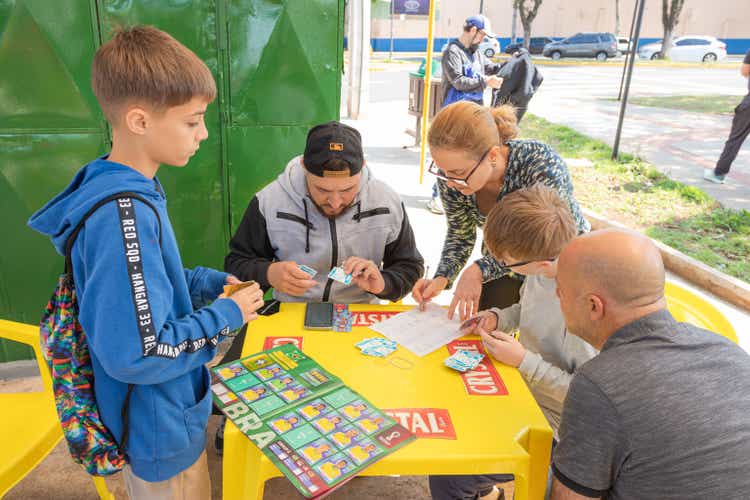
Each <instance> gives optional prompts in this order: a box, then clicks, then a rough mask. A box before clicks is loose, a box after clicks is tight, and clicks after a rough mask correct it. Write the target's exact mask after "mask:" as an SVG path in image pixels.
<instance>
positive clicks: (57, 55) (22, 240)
mask: <svg viewBox="0 0 750 500" xmlns="http://www.w3.org/2000/svg"><path fill="white" fill-rule="evenodd" d="M343 18H344V13H343V0H304V1H302V0H287V1H280V0H276V1H272V0H218V1H216V0H169V1H159V2H154V1H153V0H128V1H122V0H89V1H82V0H58V1H56V2H49V0H0V68H3V71H2V76H0V209H2V210H3V214H4V217H3V219H2V220H3V222H2V228H3V234H4V235H5V236H6V238H5V242H4V244H3V246H2V250H0V318H4V319H12V320H16V321H22V322H26V323H36V322H37V321H38V319H39V316H40V313H41V310H42V309H43V307H44V304H45V303H46V301H47V300H48V299H49V295H50V294H51V292H52V289H53V286H54V283H55V280H56V277H57V274H58V273H59V271H60V270H61V268H62V259H61V258H60V257H59V256H58V255H57V254H56V253H55V252H54V250H53V249H52V246H51V245H50V243H49V241H48V240H47V239H46V238H44V237H42V236H40V235H38V234H37V233H35V232H33V231H31V230H30V229H28V228H27V227H26V220H27V219H28V218H29V216H30V215H31V214H32V213H33V212H34V211H36V210H37V209H38V208H39V207H41V206H42V204H43V203H44V202H46V201H47V200H49V199H50V198H51V197H52V196H53V195H54V194H56V193H57V192H59V191H60V190H61V189H62V188H64V187H65V186H66V185H67V183H68V182H69V181H70V179H71V177H72V176H73V175H74V173H75V172H76V171H77V170H78V169H79V168H80V167H81V166H82V165H84V164H85V163H87V162H88V161H90V160H92V159H93V158H95V157H96V156H98V155H102V154H105V153H106V152H107V150H108V148H109V139H108V138H109V134H108V129H107V125H106V123H105V121H104V119H103V117H102V115H101V112H100V111H99V109H98V106H97V104H96V99H95V98H94V96H93V93H92V92H91V87H90V68H91V60H92V58H93V55H94V52H95V51H96V49H97V47H98V46H99V45H100V43H101V40H107V39H108V38H109V34H110V33H111V31H112V28H113V27H114V26H116V25H130V24H136V23H139V24H151V25H154V26H156V27H158V28H160V29H163V30H165V31H167V32H169V33H170V34H172V35H173V36H174V37H175V38H177V39H178V40H180V41H181V42H182V43H184V44H185V45H186V46H188V47H189V48H190V49H192V50H193V51H195V52H196V53H197V54H198V56H199V57H201V58H202V59H203V60H204V61H205V62H206V64H207V65H208V67H209V68H210V69H211V71H212V72H213V74H214V77H215V78H216V82H217V86H218V88H219V96H218V98H217V100H216V101H215V102H214V103H213V104H212V105H211V106H209V109H208V112H207V114H206V125H207V127H208V131H209V138H208V139H207V140H206V141H205V142H204V143H203V144H201V148H200V150H199V152H198V153H197V154H196V155H195V156H194V157H193V158H192V159H191V161H190V163H189V164H188V166H187V167H185V168H174V167H164V168H162V169H161V170H160V171H159V178H160V180H161V181H162V183H163V184H164V187H165V190H166V193H167V198H168V200H169V201H168V203H169V213H170V219H171V222H172V224H173V226H174V229H175V233H176V234H177V238H178V242H179V244H180V251H181V254H182V257H183V261H184V264H185V265H186V266H189V267H190V266H194V265H198V264H200V265H207V266H213V267H217V268H221V267H222V265H223V258H224V255H225V254H226V251H227V242H228V240H229V238H230V237H231V232H232V230H233V229H234V226H235V225H236V222H237V221H239V220H240V218H241V216H242V213H243V211H244V209H245V207H246V206H247V203H248V201H249V199H250V198H251V197H252V195H253V194H254V193H255V192H256V191H257V190H259V189H260V188H261V187H262V186H264V185H265V184H266V183H267V182H268V181H270V180H272V179H273V178H275V177H276V176H277V175H278V173H279V172H280V171H281V170H282V169H283V167H284V165H285V164H286V163H287V161H288V160H289V159H290V158H291V157H292V156H294V155H296V154H300V153H301V152H302V150H303V147H304V138H305V134H306V132H307V130H308V128H309V127H310V126H312V125H314V124H317V123H320V122H323V121H327V120H331V119H336V118H337V117H338V114H339V113H338V112H339V101H340V86H341V64H342V59H341V56H342V52H341V51H342V44H343ZM28 352H29V351H26V350H25V349H20V350H19V349H17V348H15V347H10V346H9V344H5V343H2V342H0V361H5V360H9V359H15V358H17V357H19V356H26V355H28Z"/></svg>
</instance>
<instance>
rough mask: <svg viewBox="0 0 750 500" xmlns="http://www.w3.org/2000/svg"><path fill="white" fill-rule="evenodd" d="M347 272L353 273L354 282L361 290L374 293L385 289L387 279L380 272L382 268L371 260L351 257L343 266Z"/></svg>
mask: <svg viewBox="0 0 750 500" xmlns="http://www.w3.org/2000/svg"><path fill="white" fill-rule="evenodd" d="M341 267H343V268H344V272H345V273H346V274H351V275H352V283H354V284H355V285H357V286H358V287H359V288H360V290H364V291H365V292H368V293H372V294H375V295H377V294H379V293H382V292H383V290H384V289H385V280H384V279H383V275H382V274H380V269H378V266H376V265H375V263H374V262H373V261H371V260H367V259H363V258H361V257H349V258H348V259H346V261H345V262H344V265H343V266H341Z"/></svg>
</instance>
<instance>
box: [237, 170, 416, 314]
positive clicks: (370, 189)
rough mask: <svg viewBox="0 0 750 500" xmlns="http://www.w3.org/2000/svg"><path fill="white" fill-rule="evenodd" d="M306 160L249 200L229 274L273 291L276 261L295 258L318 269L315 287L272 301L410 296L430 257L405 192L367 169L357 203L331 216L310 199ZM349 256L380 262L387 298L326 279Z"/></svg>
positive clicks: (344, 300)
mask: <svg viewBox="0 0 750 500" xmlns="http://www.w3.org/2000/svg"><path fill="white" fill-rule="evenodd" d="M301 158H302V157H301V156H298V157H296V158H293V159H292V160H291V161H290V162H289V164H288V165H287V166H286V168H285V169H284V171H283V172H282V173H281V175H279V177H278V179H276V180H275V181H273V182H272V183H271V184H269V185H268V186H266V187H265V188H263V189H262V190H261V191H260V192H259V193H258V194H257V195H256V196H254V197H253V199H252V200H251V201H250V205H249V206H248V207H247V210H246V211H245V215H244V217H243V218H242V222H241V223H240V225H239V227H238V228H237V232H236V233H235V235H234V237H232V240H231V241H230V243H229V255H227V257H226V259H225V260H224V267H225V270H226V271H227V272H229V273H232V274H234V275H235V276H237V277H238V278H239V279H241V280H243V281H246V280H255V281H257V282H258V283H260V285H261V287H262V288H263V289H264V290H266V289H268V288H269V287H270V284H269V283H268V276H267V275H268V267H269V266H270V265H271V264H272V263H273V262H277V261H294V262H296V263H297V264H305V265H307V266H310V267H312V268H313V269H315V270H316V271H318V274H317V276H315V278H313V279H314V280H315V281H316V282H317V284H316V285H315V286H313V287H312V288H310V289H309V290H308V291H307V292H306V293H305V295H304V296H302V297H293V296H290V295H287V294H284V293H281V292H279V291H278V290H274V298H275V299H277V300H280V301H282V302H337V303H345V304H351V303H367V302H376V301H377V299H386V300H391V301H397V300H399V299H401V298H402V297H403V296H405V295H406V294H407V293H409V292H410V291H411V289H412V287H413V286H414V283H416V281H417V280H418V279H419V278H420V277H421V275H422V273H423V265H424V260H423V259H422V256H421V255H420V253H419V251H418V250H417V246H416V242H415V240H414V232H413V231H412V228H411V225H410V224H409V219H408V218H407V216H406V210H405V208H404V205H403V203H402V202H401V199H400V198H399V195H398V194H397V193H396V192H394V191H393V190H392V189H391V188H390V187H388V186H387V185H386V184H385V183H383V182H381V181H379V180H378V179H375V178H374V177H373V175H372V173H371V172H370V170H369V169H368V168H367V167H365V168H363V169H362V180H361V183H360V191H359V194H358V195H357V197H356V198H355V199H354V202H353V203H352V205H351V206H350V207H349V208H347V209H346V210H345V211H344V212H343V213H341V214H340V215H338V216H337V217H335V218H332V219H331V218H328V217H327V216H326V215H324V214H323V213H322V212H320V210H318V208H317V207H316V206H315V204H314V203H313V201H312V199H310V197H309V195H308V192H307V183H306V181H305V171H304V167H303V166H302V164H301V161H300V160H301ZM349 257H361V258H365V259H369V260H371V261H373V262H375V263H377V264H380V266H381V273H382V275H383V279H384V280H385V289H384V290H383V293H381V294H379V295H378V296H375V295H372V294H370V293H367V292H364V291H362V290H360V289H359V288H358V287H357V286H356V285H353V284H352V285H349V286H346V285H343V284H341V283H338V282H335V281H333V280H330V279H328V271H330V270H331V268H332V267H335V266H338V265H341V264H343V262H344V261H345V260H346V259H348V258H349Z"/></svg>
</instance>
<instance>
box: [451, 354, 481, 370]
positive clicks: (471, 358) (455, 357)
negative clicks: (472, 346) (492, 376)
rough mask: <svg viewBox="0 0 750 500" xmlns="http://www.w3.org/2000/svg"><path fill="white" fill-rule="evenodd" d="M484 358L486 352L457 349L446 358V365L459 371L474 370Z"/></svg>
mask: <svg viewBox="0 0 750 500" xmlns="http://www.w3.org/2000/svg"><path fill="white" fill-rule="evenodd" d="M482 358H484V354H481V353H478V352H476V351H456V352H455V353H453V354H452V355H451V356H449V357H448V358H447V359H446V360H445V366H447V367H448V368H453V369H454V370H457V371H459V372H462V373H463V372H467V371H469V370H473V369H474V368H476V367H477V365H479V362H480V361H482Z"/></svg>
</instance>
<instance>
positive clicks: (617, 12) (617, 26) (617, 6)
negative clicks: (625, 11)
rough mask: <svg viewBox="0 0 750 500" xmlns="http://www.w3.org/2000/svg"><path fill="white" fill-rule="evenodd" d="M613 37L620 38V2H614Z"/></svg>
mask: <svg viewBox="0 0 750 500" xmlns="http://www.w3.org/2000/svg"><path fill="white" fill-rule="evenodd" d="M615 36H616V37H618V36H620V0H615Z"/></svg>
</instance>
